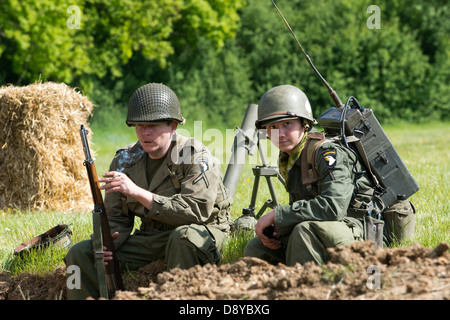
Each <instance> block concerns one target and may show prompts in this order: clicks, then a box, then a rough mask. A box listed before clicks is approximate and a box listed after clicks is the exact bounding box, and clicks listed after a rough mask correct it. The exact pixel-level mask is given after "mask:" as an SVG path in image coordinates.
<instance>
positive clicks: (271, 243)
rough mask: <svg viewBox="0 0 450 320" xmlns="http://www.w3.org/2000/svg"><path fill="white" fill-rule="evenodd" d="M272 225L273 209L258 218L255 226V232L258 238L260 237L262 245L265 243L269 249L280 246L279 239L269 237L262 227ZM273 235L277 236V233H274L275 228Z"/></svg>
mask: <svg viewBox="0 0 450 320" xmlns="http://www.w3.org/2000/svg"><path fill="white" fill-rule="evenodd" d="M272 225H273V226H274V227H275V210H271V211H269V212H268V213H267V214H265V215H263V216H262V217H261V218H259V219H258V222H257V223H256V226H255V234H256V236H257V237H258V238H260V239H261V242H262V243H263V245H265V246H266V247H267V248H269V249H273V250H276V249H279V248H281V241H280V240H279V239H273V238H272V239H270V238H268V237H267V236H266V235H265V234H264V229H265V228H267V227H269V226H272ZM274 236H275V237H276V236H278V234H277V233H276V228H275V232H274Z"/></svg>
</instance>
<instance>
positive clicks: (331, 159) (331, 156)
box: [322, 150, 337, 169]
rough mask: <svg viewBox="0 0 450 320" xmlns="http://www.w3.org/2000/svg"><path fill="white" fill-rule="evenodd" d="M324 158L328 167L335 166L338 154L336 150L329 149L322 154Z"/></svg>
mask: <svg viewBox="0 0 450 320" xmlns="http://www.w3.org/2000/svg"><path fill="white" fill-rule="evenodd" d="M322 158H323V160H324V161H325V163H326V165H327V167H328V168H330V169H331V168H334V166H335V165H336V162H337V154H336V151H335V150H328V151H326V152H324V153H323V154H322Z"/></svg>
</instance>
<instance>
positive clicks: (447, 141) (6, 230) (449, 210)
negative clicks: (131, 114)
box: [0, 115, 450, 274]
mask: <svg viewBox="0 0 450 320" xmlns="http://www.w3.org/2000/svg"><path fill="white" fill-rule="evenodd" d="M113 118H114V117H113V115H112V116H111V124H109V125H105V123H108V121H105V122H104V123H102V124H98V123H94V124H93V125H92V126H91V128H92V130H93V132H94V135H93V145H92V146H91V147H92V149H94V150H95V152H96V166H97V171H98V173H99V175H100V174H101V173H103V172H105V171H107V169H108V166H109V162H110V161H111V159H112V157H113V156H114V153H115V151H116V150H117V148H119V147H122V146H124V145H127V144H129V143H132V142H134V141H136V137H135V134H134V130H133V129H132V128H128V127H127V126H126V125H125V124H124V123H123V124H120V123H119V124H117V123H116V122H113V121H112V119H113ZM119 118H121V119H123V115H122V116H121V117H119ZM185 128H187V129H188V130H192V127H191V128H189V127H185ZM449 128H450V126H449V123H439V122H438V123H428V124H408V123H402V124H399V125H397V126H385V127H384V129H385V131H386V133H387V135H388V136H389V138H390V139H391V141H392V143H393V144H394V146H395V148H396V150H397V151H398V152H399V154H400V156H401V157H402V159H403V161H404V162H405V163H406V165H407V167H408V169H409V170H410V171H411V173H412V175H413V176H414V178H415V179H416V181H417V182H418V184H419V186H420V188H421V190H420V191H419V192H417V193H416V194H414V195H413V196H412V197H411V198H410V200H411V201H412V202H413V203H414V204H415V206H416V207H417V209H418V213H417V215H416V233H415V236H414V238H413V239H411V240H410V241H408V242H404V243H400V244H397V245H399V246H403V245H409V244H410V243H412V242H418V243H420V244H422V245H424V246H426V247H434V246H436V245H437V244H439V243H440V242H441V241H449V230H450V204H449V190H450V188H449V182H448V181H450V153H449V152H448V149H449V147H450V129H449ZM192 136H194V135H193V134H192ZM229 142H230V143H232V139H229ZM205 144H206V145H207V146H208V143H205ZM226 148H231V144H230V145H227V146H224V150H227V149H226ZM224 152H225V151H224ZM267 155H268V160H269V161H271V163H270V164H272V165H273V164H274V161H276V153H275V152H273V150H272V149H271V148H270V144H269V145H268V152H267ZM217 156H218V157H219V158H222V159H224V156H223V155H220V154H217ZM257 159H258V158H257V157H256V156H253V157H252V158H251V162H250V163H251V164H250V165H246V166H245V167H244V170H243V171H242V174H241V177H240V179H239V182H238V184H237V188H236V194H235V198H234V205H233V208H232V212H231V215H232V219H233V220H234V219H236V218H238V217H239V216H240V215H241V213H242V209H243V208H247V207H248V206H249V204H250V198H251V194H252V187H253V174H252V170H251V168H252V167H253V166H254V164H255V163H256V162H257ZM222 169H223V172H224V173H225V170H226V165H223V167H222ZM273 181H274V184H275V188H276V193H277V197H278V200H279V201H280V202H281V203H287V202H288V195H287V193H286V191H285V190H284V187H283V186H282V185H281V183H280V182H279V181H278V180H277V179H274V180H273ZM269 198H270V193H269V191H268V188H267V184H266V183H265V181H264V179H262V180H261V183H260V188H259V192H258V197H257V203H256V208H257V210H259V208H260V207H261V206H262V205H263V203H264V202H265V201H266V200H267V199H269ZM59 223H65V224H71V227H70V228H71V229H72V231H73V233H74V234H73V241H74V243H76V242H79V241H81V240H84V239H88V238H89V236H90V234H91V233H92V222H91V213H90V212H55V211H45V212H27V211H25V212H22V211H17V210H8V211H3V212H2V211H0V271H7V272H11V273H12V274H18V273H21V272H31V271H33V272H37V273H45V272H48V271H50V270H54V269H55V268H57V267H59V266H63V265H64V263H63V261H62V259H63V257H64V255H65V254H66V252H67V249H61V248H56V247H54V248H49V249H47V250H44V251H42V252H39V253H34V254H31V255H28V256H27V257H24V258H18V257H15V256H14V255H13V251H14V248H15V247H16V246H17V245H19V244H20V243H21V242H23V241H26V240H28V239H30V238H32V237H34V236H36V235H38V234H40V233H43V232H45V231H47V230H48V229H50V228H52V227H54V226H55V225H57V224H59ZM252 237H253V233H252V232H249V233H241V234H237V235H233V236H231V237H229V239H228V241H227V243H226V245H225V248H224V252H223V257H222V262H223V263H227V262H233V261H236V260H237V259H238V258H239V257H241V256H242V253H243V249H244V247H245V244H246V243H247V242H248V241H249V240H250V239H251V238H252Z"/></svg>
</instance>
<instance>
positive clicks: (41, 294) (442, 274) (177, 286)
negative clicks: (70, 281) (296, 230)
mask: <svg viewBox="0 0 450 320" xmlns="http://www.w3.org/2000/svg"><path fill="white" fill-rule="evenodd" d="M448 249H449V244H448V243H446V242H442V243H441V244H439V245H438V246H437V247H436V248H434V249H431V248H425V247H423V246H421V245H419V244H413V245H411V246H409V247H401V248H383V249H381V248H374V246H373V243H372V242H368V241H366V242H356V243H353V244H352V245H349V246H345V247H337V248H331V249H329V255H330V261H329V262H328V263H327V264H326V265H324V266H321V267H319V266H316V265H314V264H310V263H308V264H305V265H303V266H302V265H299V264H298V265H295V266H292V267H288V266H285V265H281V264H280V265H277V266H274V265H270V264H268V263H266V262H265V261H262V260H259V259H256V258H241V259H240V260H238V261H237V262H236V263H233V264H223V265H205V266H203V267H201V266H197V267H194V268H191V269H189V270H181V269H173V270H172V271H171V272H166V271H165V265H164V262H162V261H156V262H153V263H151V264H149V265H147V266H145V267H143V268H141V269H139V270H138V271H137V272H135V273H132V274H127V275H125V276H124V283H125V287H126V289H127V290H126V291H119V292H117V294H116V296H115V299H118V300H127V299H170V300H175V299H186V300H197V299H221V300H223V299H260V300H264V299H370V300H372V299H445V300H448V299H450V252H449V250H448ZM65 284H66V279H65V268H58V269H57V270H55V272H53V273H51V274H48V275H45V276H41V275H33V274H21V275H19V276H16V277H14V278H12V277H10V276H9V275H8V274H7V273H1V274H0V300H22V299H24V298H25V299H31V300H54V299H65Z"/></svg>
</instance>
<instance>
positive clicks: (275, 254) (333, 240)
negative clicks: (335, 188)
mask: <svg viewBox="0 0 450 320" xmlns="http://www.w3.org/2000/svg"><path fill="white" fill-rule="evenodd" d="M280 240H281V241H282V242H283V243H285V244H287V248H286V250H284V249H282V248H280V249H277V250H272V249H269V248H267V247H266V246H265V245H264V244H263V243H262V241H261V239H259V238H257V237H256V238H254V239H252V240H250V241H249V243H248V244H247V246H246V247H245V249H244V256H248V257H257V258H260V259H263V260H266V261H268V262H270V263H273V264H277V263H283V264H286V265H288V266H293V265H295V264H296V263H300V264H305V263H306V262H310V261H312V262H314V263H316V264H318V265H321V264H325V263H327V261H328V259H329V257H328V253H327V248H330V247H335V246H338V245H347V244H350V243H352V242H354V241H357V240H363V230H362V228H361V227H360V226H359V225H357V224H355V223H353V222H351V221H348V220H346V221H304V222H301V223H299V224H297V225H296V226H295V227H294V229H293V230H292V232H291V233H290V234H289V235H286V236H283V237H280Z"/></svg>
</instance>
